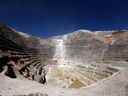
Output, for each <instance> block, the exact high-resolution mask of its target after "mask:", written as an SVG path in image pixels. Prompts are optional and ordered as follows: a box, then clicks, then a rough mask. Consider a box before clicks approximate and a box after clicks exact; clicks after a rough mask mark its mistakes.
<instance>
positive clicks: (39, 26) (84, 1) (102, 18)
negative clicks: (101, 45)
mask: <svg viewBox="0 0 128 96" xmlns="http://www.w3.org/2000/svg"><path fill="white" fill-rule="evenodd" d="M0 22H3V23H6V24H8V25H10V26H12V27H14V28H15V29H17V30H19V31H23V32H26V33H29V34H32V35H35V36H40V37H49V36H54V35H59V34H65V33H68V32H73V31H76V30H78V29H88V30H112V29H128V0H0Z"/></svg>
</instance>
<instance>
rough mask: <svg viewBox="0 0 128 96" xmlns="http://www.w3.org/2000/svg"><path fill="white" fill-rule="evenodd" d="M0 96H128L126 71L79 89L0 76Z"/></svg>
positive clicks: (127, 73) (123, 70)
mask: <svg viewBox="0 0 128 96" xmlns="http://www.w3.org/2000/svg"><path fill="white" fill-rule="evenodd" d="M74 74H76V73H74ZM0 96H128V69H122V70H120V71H118V72H116V73H114V74H113V75H111V76H109V77H107V78H104V79H102V80H99V81H97V82H94V83H92V84H91V85H88V86H86V87H85V86H83V87H79V88H67V87H60V86H55V85H54V84H50V83H48V82H47V84H45V85H42V84H39V83H37V82H35V81H30V80H26V79H24V80H20V79H10V78H8V77H6V76H4V75H3V74H0Z"/></svg>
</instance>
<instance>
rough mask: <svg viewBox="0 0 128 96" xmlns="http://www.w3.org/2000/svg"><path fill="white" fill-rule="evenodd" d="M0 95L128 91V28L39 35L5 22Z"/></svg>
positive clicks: (92, 95)
mask: <svg viewBox="0 0 128 96" xmlns="http://www.w3.org/2000/svg"><path fill="white" fill-rule="evenodd" d="M0 96H128V30H115V31H94V32H92V31H89V30H78V31H75V32H72V33H69V34H64V35H60V36H53V37H49V38H39V37H34V36H31V35H28V34H26V33H23V32H19V31H16V30H15V29H13V28H11V27H9V26H7V25H3V24H1V25H0Z"/></svg>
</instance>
